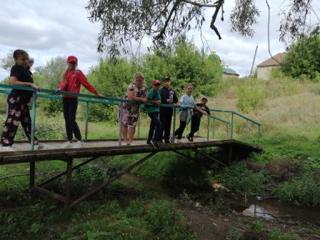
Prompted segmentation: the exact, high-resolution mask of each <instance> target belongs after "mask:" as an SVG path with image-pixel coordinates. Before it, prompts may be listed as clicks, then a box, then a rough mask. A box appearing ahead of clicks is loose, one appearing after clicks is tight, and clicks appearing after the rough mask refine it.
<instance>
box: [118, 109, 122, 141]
mask: <svg viewBox="0 0 320 240" xmlns="http://www.w3.org/2000/svg"><path fill="white" fill-rule="evenodd" d="M121 108H122V103H120V104H119V119H118V124H119V139H118V144H119V146H121V145H122V144H121V143H122V109H121Z"/></svg>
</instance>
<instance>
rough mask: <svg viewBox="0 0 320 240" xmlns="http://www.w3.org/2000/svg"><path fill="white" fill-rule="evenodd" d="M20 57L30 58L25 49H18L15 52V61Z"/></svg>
mask: <svg viewBox="0 0 320 240" xmlns="http://www.w3.org/2000/svg"><path fill="white" fill-rule="evenodd" d="M19 56H28V53H27V52H26V51H25V50H23V49H16V50H14V52H13V59H15V60H16V59H18V57H19Z"/></svg>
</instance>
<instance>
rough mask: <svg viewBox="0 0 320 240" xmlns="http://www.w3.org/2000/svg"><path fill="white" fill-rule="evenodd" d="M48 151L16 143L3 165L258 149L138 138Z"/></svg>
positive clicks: (58, 145) (53, 145)
mask: <svg viewBox="0 0 320 240" xmlns="http://www.w3.org/2000/svg"><path fill="white" fill-rule="evenodd" d="M44 145H45V150H35V151H30V150H27V149H28V148H29V144H27V143H17V144H15V149H16V151H14V152H2V153H0V165H4V164H17V163H28V162H31V161H50V160H68V159H74V158H85V157H99V156H114V155H127V154H135V153H150V152H155V151H156V152H163V151H174V150H186V149H197V148H208V147H219V146H229V145H230V146H235V147H240V148H242V149H247V150H249V151H257V150H258V149H257V148H256V147H254V146H251V145H249V144H246V143H243V142H239V141H236V140H232V139H230V140H211V141H206V140H204V139H196V140H195V141H194V142H193V143H190V142H187V141H182V142H180V143H175V144H162V145H161V146H160V147H159V148H158V149H154V148H153V147H152V146H150V145H146V144H145V140H138V141H135V142H134V144H133V145H131V146H118V142H117V141H88V142H86V143H85V144H84V147H83V148H78V149H77V148H64V147H63V146H64V143H63V142H62V141H51V142H49V141H48V142H45V143H44Z"/></svg>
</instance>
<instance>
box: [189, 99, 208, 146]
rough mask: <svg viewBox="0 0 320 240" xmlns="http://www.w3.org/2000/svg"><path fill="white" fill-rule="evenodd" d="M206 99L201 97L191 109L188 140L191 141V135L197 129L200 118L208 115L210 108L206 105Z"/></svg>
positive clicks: (192, 135)
mask: <svg viewBox="0 0 320 240" xmlns="http://www.w3.org/2000/svg"><path fill="white" fill-rule="evenodd" d="M207 103H208V99H207V98H206V97H203V98H202V99H201V103H198V104H197V108H195V109H194V110H193V115H192V117H191V131H190V133H189V135H188V136H187V138H188V140H189V141H190V142H193V137H194V134H195V133H196V132H198V131H199V127H200V122H201V118H202V116H203V115H207V116H208V115H210V109H209V108H208V107H207Z"/></svg>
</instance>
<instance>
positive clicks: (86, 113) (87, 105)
mask: <svg viewBox="0 0 320 240" xmlns="http://www.w3.org/2000/svg"><path fill="white" fill-rule="evenodd" d="M89 111H90V106H89V102H86V110H85V112H84V124H85V125H84V128H85V134H84V139H85V141H87V140H88V129H89Z"/></svg>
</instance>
